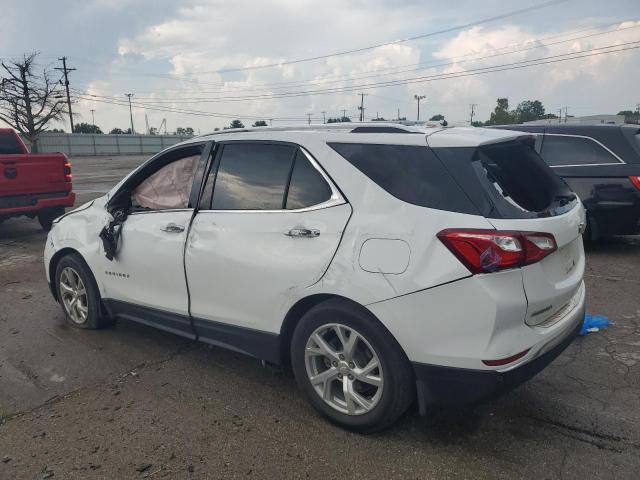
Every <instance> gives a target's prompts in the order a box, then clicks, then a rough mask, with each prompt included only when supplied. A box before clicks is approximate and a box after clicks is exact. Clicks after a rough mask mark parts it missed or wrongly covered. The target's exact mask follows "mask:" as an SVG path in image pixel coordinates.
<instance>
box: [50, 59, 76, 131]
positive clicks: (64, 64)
mask: <svg viewBox="0 0 640 480" xmlns="http://www.w3.org/2000/svg"><path fill="white" fill-rule="evenodd" d="M58 60H61V61H62V68H60V67H56V68H55V69H54V70H62V72H63V74H64V87H65V89H66V90H67V107H68V108H69V123H70V124H71V133H73V112H72V111H71V95H69V75H68V74H69V72H72V71H73V70H75V68H67V57H62V58H59V59H58Z"/></svg>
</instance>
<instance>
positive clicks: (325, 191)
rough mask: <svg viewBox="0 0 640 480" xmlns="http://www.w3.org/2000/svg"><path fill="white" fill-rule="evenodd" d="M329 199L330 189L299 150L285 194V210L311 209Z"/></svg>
mask: <svg viewBox="0 0 640 480" xmlns="http://www.w3.org/2000/svg"><path fill="white" fill-rule="evenodd" d="M330 198H331V188H330V187H329V185H328V184H327V182H326V181H325V180H324V178H323V177H322V175H321V174H320V172H319V171H318V170H316V169H315V168H314V166H313V165H311V162H309V160H308V159H307V158H306V155H305V154H304V153H302V152H301V151H300V150H298V152H297V153H296V159H295V164H294V166H293V171H292V172H291V183H290V184H289V191H288V192H287V203H286V208H287V210H295V209H298V208H306V207H311V206H313V205H318V204H320V203H324V202H326V201H327V200H329V199H330Z"/></svg>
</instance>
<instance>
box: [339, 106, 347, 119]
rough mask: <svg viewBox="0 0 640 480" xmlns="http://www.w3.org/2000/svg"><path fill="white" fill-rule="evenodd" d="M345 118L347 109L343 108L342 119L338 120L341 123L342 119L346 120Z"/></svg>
mask: <svg viewBox="0 0 640 480" xmlns="http://www.w3.org/2000/svg"><path fill="white" fill-rule="evenodd" d="M346 116H347V109H346V108H343V109H342V118H341V119H340V121H342V120H343V119H344V118H346Z"/></svg>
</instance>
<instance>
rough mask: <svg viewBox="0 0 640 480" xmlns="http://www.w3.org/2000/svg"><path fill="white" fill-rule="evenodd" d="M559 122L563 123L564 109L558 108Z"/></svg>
mask: <svg viewBox="0 0 640 480" xmlns="http://www.w3.org/2000/svg"><path fill="white" fill-rule="evenodd" d="M558 123H562V109H561V108H559V109H558Z"/></svg>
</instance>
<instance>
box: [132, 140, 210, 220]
mask: <svg viewBox="0 0 640 480" xmlns="http://www.w3.org/2000/svg"><path fill="white" fill-rule="evenodd" d="M201 150H202V147H201V146H196V147H189V148H187V149H185V150H184V151H177V152H170V153H168V154H167V155H169V156H170V157H169V158H171V157H175V159H173V158H172V161H171V160H169V162H170V163H167V164H166V165H164V166H163V167H161V168H160V169H158V170H156V171H155V172H154V173H152V174H151V175H149V176H148V177H146V178H145V179H144V180H142V181H141V182H140V183H139V184H138V186H137V187H135V188H134V189H133V191H132V192H131V207H132V209H133V210H168V209H180V208H187V207H188V206H189V195H190V194H191V187H192V185H193V179H194V175H195V172H196V169H197V167H198V162H199V160H200V155H201Z"/></svg>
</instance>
